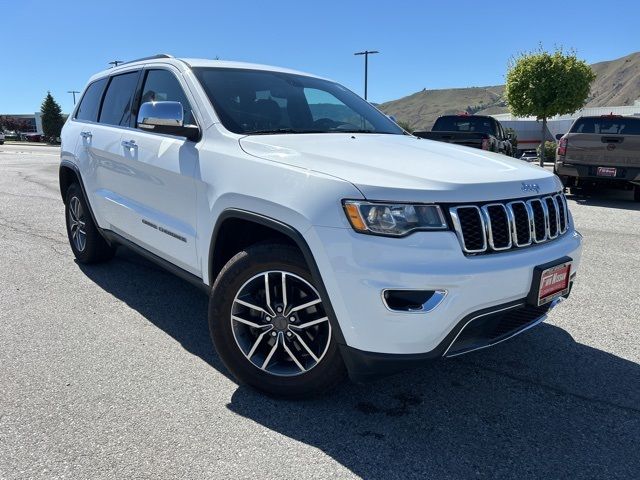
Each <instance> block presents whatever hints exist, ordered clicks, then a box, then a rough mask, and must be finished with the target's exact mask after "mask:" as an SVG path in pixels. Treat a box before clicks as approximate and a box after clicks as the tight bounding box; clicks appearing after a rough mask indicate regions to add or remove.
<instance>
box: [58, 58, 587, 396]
mask: <svg viewBox="0 0 640 480" xmlns="http://www.w3.org/2000/svg"><path fill="white" fill-rule="evenodd" d="M505 166H507V167H508V168H505ZM561 189H562V185H561V184H560V182H559V180H558V179H557V177H556V176H555V175H553V174H552V173H551V172H547V171H545V170H543V169H540V168H537V167H534V166H530V165H527V164H525V163H523V162H520V161H518V160H516V159H509V158H506V157H504V156H502V155H497V154H494V153H491V152H480V151H478V152H477V153H476V152H472V151H470V150H469V149H466V148H460V147H457V146H452V145H444V144H440V143H437V142H425V141H424V140H420V139H418V138H416V137H413V136H411V135H407V134H406V133H405V132H404V131H403V130H402V129H401V128H400V127H398V126H397V125H396V124H395V123H394V122H392V121H391V120H390V119H388V118H387V117H386V116H385V115H383V114H382V113H380V112H379V111H378V110H377V109H376V108H375V107H373V106H372V105H370V104H369V103H367V102H366V101H365V100H363V99H361V98H360V97H358V96H357V95H355V94H354V93H352V92H351V91H349V90H348V89H346V88H344V87H342V86H341V85H339V84H337V83H335V82H333V81H330V80H326V79H322V78H319V77H315V76H312V75H308V74H303V73H300V72H295V71H292V70H287V69H281V68H276V67H268V66H260V65H252V64H243V63H235V62H224V61H210V60H198V59H177V58H173V57H170V56H167V55H159V56H156V57H149V58H146V59H142V60H139V61H134V62H129V63H125V64H122V65H119V66H117V67H116V68H111V69H109V70H106V71H103V72H101V73H98V74H97V75H95V76H93V77H92V78H91V79H90V81H89V84H88V86H87V87H86V88H85V90H84V92H83V94H82V97H81V100H80V101H79V103H78V106H77V107H76V109H75V110H74V112H73V114H72V115H71V116H70V117H69V119H68V120H67V122H66V123H65V126H64V128H63V132H62V148H61V163H60V191H61V194H62V198H63V200H64V205H65V215H66V226H67V233H68V237H69V243H70V246H71V249H72V251H73V253H74V255H75V257H76V259H77V261H78V262H80V263H94V262H100V261H106V260H108V259H110V258H111V257H113V255H114V252H115V248H116V246H118V245H124V246H126V247H129V248H130V249H132V250H134V251H135V252H138V253H139V254H141V255H143V256H145V257H146V258H148V259H150V260H151V261H153V262H155V263H157V264H158V265H160V266H162V267H164V268H166V269H167V270H169V271H171V272H173V273H175V274H177V275H179V276H181V277H182V278H184V279H186V280H188V281H190V282H192V283H194V284H195V285H197V286H199V287H201V288H202V290H203V291H204V292H205V293H207V294H208V295H209V298H210V300H209V327H210V331H211V337H212V340H213V343H214V345H215V347H216V349H217V352H218V355H219V356H220V358H221V359H222V361H223V362H224V364H225V365H226V366H227V368H228V369H229V371H230V372H231V373H232V374H233V375H234V376H235V377H236V378H238V379H239V380H240V381H242V382H244V383H246V384H249V385H251V386H253V387H255V388H258V389H260V390H262V391H264V392H267V393H269V394H272V395H277V396H287V397H298V396H309V395H314V394H317V393H320V392H324V391H326V390H328V389H330V388H332V387H334V386H335V385H336V384H338V383H339V382H340V381H341V379H342V378H343V376H344V374H345V372H347V373H348V374H349V376H350V377H351V378H352V379H354V380H357V381H362V380H366V379H369V378H373V377H375V376H379V375H381V374H383V373H390V372H393V371H396V370H399V369H402V368H406V367H407V366H409V365H415V364H416V363H420V362H421V361H427V360H430V359H435V358H439V357H443V356H444V357H454V356H457V355H461V354H463V353H467V352H471V351H473V350H478V349H481V348H484V347H487V346H489V345H493V344H495V343H498V342H501V341H503V340H506V339H508V338H510V337H512V336H514V335H516V334H518V333H520V332H522V331H524V330H526V329H528V328H530V327H532V326H534V325H536V324H537V323H539V322H541V321H543V320H544V319H545V318H546V316H547V314H548V313H549V311H550V309H551V308H553V307H554V306H555V305H556V304H557V303H558V302H560V301H561V300H562V299H563V298H565V297H567V296H568V295H569V292H570V290H571V286H572V282H573V280H574V277H575V274H576V271H577V269H578V267H579V263H580V254H581V236H580V235H579V234H578V233H577V232H576V231H575V229H574V225H573V222H572V220H571V215H570V214H569V211H568V209H567V203H566V201H565V199H564V196H563V194H562V192H561ZM114 268H115V267H114ZM125 268H126V266H125ZM149 281H150V282H153V279H151V278H150V279H149ZM77 300H78V301H81V299H77ZM164 301H169V302H170V301H171V299H166V298H165V299H164ZM179 311H180V310H179V309H177V310H176V312H178V314H179ZM150 368H152V366H150Z"/></svg>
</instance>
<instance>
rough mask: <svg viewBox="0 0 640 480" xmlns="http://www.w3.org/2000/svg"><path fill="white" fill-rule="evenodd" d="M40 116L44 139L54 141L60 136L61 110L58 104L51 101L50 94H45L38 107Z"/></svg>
mask: <svg viewBox="0 0 640 480" xmlns="http://www.w3.org/2000/svg"><path fill="white" fill-rule="evenodd" d="M40 114H41V115H42V131H43V132H44V135H45V136H46V137H49V138H50V139H53V140H55V139H56V138H58V137H59V136H60V132H61V131H62V125H63V124H64V120H63V119H62V109H61V108H60V105H58V102H56V101H55V100H54V99H53V96H52V95H51V92H47V96H46V97H45V98H44V101H43V102H42V106H41V107H40Z"/></svg>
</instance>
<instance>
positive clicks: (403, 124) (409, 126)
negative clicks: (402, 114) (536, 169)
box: [396, 120, 413, 133]
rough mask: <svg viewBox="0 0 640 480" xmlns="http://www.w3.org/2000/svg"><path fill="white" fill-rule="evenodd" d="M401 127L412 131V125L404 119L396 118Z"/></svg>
mask: <svg viewBox="0 0 640 480" xmlns="http://www.w3.org/2000/svg"><path fill="white" fill-rule="evenodd" d="M396 123H397V124H398V125H399V126H400V127H401V128H403V129H405V130H406V131H407V132H409V133H413V127H411V124H410V123H409V122H405V121H404V120H398V121H397V122H396Z"/></svg>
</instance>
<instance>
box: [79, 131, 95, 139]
mask: <svg viewBox="0 0 640 480" xmlns="http://www.w3.org/2000/svg"><path fill="white" fill-rule="evenodd" d="M80 136H81V137H82V138H91V137H93V134H92V133H91V132H80Z"/></svg>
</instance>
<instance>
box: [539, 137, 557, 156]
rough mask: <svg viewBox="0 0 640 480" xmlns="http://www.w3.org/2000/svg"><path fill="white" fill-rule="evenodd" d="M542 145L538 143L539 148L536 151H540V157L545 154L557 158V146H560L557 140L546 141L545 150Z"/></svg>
mask: <svg viewBox="0 0 640 480" xmlns="http://www.w3.org/2000/svg"><path fill="white" fill-rule="evenodd" d="M541 146H542V144H540V145H538V148H537V149H536V151H537V152H538V157H541V156H542V155H544V156H545V157H546V158H549V157H551V158H555V156H556V148H557V147H558V144H557V143H556V142H548V141H547V142H544V152H542V151H541V150H540V147H541Z"/></svg>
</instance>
